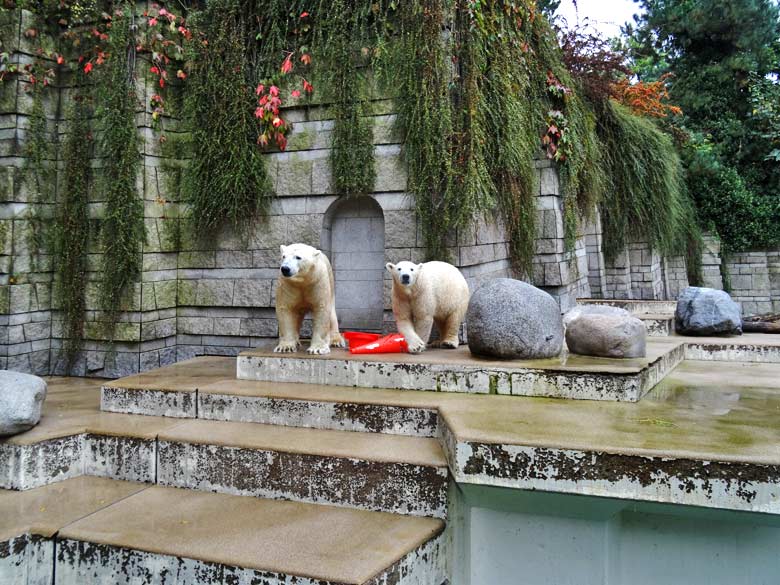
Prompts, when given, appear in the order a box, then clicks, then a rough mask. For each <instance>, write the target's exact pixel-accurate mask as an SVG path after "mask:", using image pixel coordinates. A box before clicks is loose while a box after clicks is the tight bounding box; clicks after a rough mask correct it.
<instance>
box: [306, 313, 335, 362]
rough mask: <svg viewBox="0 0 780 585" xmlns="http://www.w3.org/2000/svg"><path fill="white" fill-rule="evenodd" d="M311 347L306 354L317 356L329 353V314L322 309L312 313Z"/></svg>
mask: <svg viewBox="0 0 780 585" xmlns="http://www.w3.org/2000/svg"><path fill="white" fill-rule="evenodd" d="M311 318H312V331H311V345H310V346H309V349H308V352H309V353H313V354H318V355H325V354H327V353H330V318H331V316H330V312H329V311H327V310H325V309H324V308H319V309H315V310H314V311H312V316H311Z"/></svg>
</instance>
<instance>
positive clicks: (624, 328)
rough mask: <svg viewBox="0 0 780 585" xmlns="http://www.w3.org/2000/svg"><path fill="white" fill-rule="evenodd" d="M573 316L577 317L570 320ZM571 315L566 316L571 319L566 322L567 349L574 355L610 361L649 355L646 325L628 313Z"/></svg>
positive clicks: (603, 312) (605, 312) (581, 313)
mask: <svg viewBox="0 0 780 585" xmlns="http://www.w3.org/2000/svg"><path fill="white" fill-rule="evenodd" d="M601 308H602V309H614V308H615V307H601ZM593 309H595V307H594V308H593ZM618 311H622V313H621V312H618ZM572 312H575V313H574V314H573V315H571V316H570V315H569V313H572ZM569 313H567V314H566V317H568V318H566V317H565V318H564V319H565V321H566V322H567V325H566V346H567V347H568V348H569V351H570V352H571V353H576V354H580V355H589V356H596V357H608V358H639V357H645V356H646V355H647V329H646V328H645V324H644V323H643V322H642V321H641V320H640V319H637V318H636V317H634V316H633V315H630V314H629V313H628V311H625V310H623V309H617V310H616V311H597V310H592V309H586V310H584V311H577V308H574V309H572V310H571V311H569Z"/></svg>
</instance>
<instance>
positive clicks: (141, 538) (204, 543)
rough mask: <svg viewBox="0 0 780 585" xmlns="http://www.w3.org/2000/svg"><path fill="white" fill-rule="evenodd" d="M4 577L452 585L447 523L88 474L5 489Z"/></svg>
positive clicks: (68, 584)
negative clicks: (447, 584)
mask: <svg viewBox="0 0 780 585" xmlns="http://www.w3.org/2000/svg"><path fill="white" fill-rule="evenodd" d="M0 518H2V519H3V522H2V527H0V583H9V584H10V583H28V584H36V585H37V584H41V585H42V584H44V583H46V584H54V585H60V584H61V585H72V584H74V583H152V582H153V583H162V582H170V581H169V580H171V579H172V580H173V581H175V582H176V583H178V584H179V585H204V584H211V583H214V584H217V583H219V584H224V583H250V582H251V583H256V582H257V583H259V582H262V583H266V584H269V585H282V584H288V583H293V582H294V583H299V584H301V585H315V583H322V582H329V583H334V584H336V583H338V584H363V583H366V584H371V585H384V584H387V583H398V584H399V585H404V584H408V585H412V584H419V583H436V584H438V583H442V582H443V581H444V580H445V579H446V575H445V573H444V552H443V542H442V537H441V536H440V534H441V532H442V530H443V527H444V525H443V523H442V522H441V521H440V520H434V519H429V518H412V517H404V516H399V515H394V514H383V513H377V512H364V511H359V510H349V509H344V508H334V507H329V506H319V505H313V504H300V503H294V502H279V501H271V500H261V499H255V498H242V497H238V496H226V495H222V494H207V493H202V492H195V491H186V490H178V489H173V488H161V487H151V488H150V487H148V486H144V485H140V484H133V483H129V482H121V481H112V480H106V479H100V478H86V477H85V478H78V479H70V480H66V481H63V482H60V483H58V484H55V485H50V486H46V487H42V488H37V489H33V490H30V491H26V492H9V491H4V490H0Z"/></svg>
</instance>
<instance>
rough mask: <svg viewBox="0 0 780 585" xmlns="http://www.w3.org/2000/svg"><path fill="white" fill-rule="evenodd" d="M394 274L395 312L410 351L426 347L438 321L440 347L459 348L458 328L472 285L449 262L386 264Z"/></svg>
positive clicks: (417, 351) (464, 313) (400, 330)
mask: <svg viewBox="0 0 780 585" xmlns="http://www.w3.org/2000/svg"><path fill="white" fill-rule="evenodd" d="M385 268H387V270H388V272H390V274H392V275H393V315H394V316H395V322H396V325H397V326H398V331H399V332H400V333H401V334H402V335H403V336H404V337H405V338H406V343H407V345H408V346H409V351H410V352H412V353H419V352H421V351H423V350H425V346H426V344H427V343H428V338H429V337H430V336H431V328H432V327H433V324H434V322H435V323H436V328H437V329H438V330H439V337H440V341H439V343H438V345H439V346H440V347H446V348H449V349H455V348H456V347H458V330H459V329H460V324H461V323H462V322H463V317H464V316H465V315H466V309H468V306H469V285H468V284H467V283H466V279H465V278H463V275H462V274H461V273H460V270H458V269H457V268H455V267H454V266H453V265H452V264H447V263H446V262H425V263H424V264H414V263H412V262H406V261H404V262H399V263H398V264H391V263H390V262H388V263H387V264H386V265H385Z"/></svg>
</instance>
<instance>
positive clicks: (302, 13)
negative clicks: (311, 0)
mask: <svg viewBox="0 0 780 585" xmlns="http://www.w3.org/2000/svg"><path fill="white" fill-rule="evenodd" d="M307 16H309V13H308V12H301V18H306V17H307Z"/></svg>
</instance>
